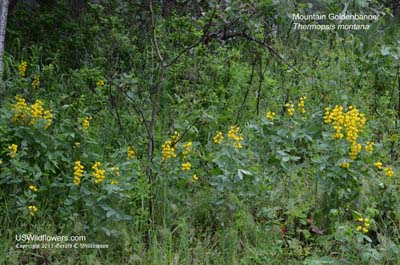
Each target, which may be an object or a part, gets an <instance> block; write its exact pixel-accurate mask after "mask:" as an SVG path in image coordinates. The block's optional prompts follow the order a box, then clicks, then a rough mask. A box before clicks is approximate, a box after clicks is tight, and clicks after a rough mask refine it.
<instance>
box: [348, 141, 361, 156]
mask: <svg viewBox="0 0 400 265" xmlns="http://www.w3.org/2000/svg"><path fill="white" fill-rule="evenodd" d="M361 150H362V146H361V144H358V143H357V142H353V143H351V146H350V152H349V156H350V158H351V159H353V160H355V159H356V158H357V155H358V153H360V152H361Z"/></svg>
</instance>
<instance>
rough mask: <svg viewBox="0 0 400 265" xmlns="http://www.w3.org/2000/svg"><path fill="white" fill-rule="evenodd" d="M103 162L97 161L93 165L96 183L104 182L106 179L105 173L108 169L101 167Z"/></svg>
mask: <svg viewBox="0 0 400 265" xmlns="http://www.w3.org/2000/svg"><path fill="white" fill-rule="evenodd" d="M100 167H101V163H100V162H95V163H94V165H93V166H92V169H93V172H92V175H93V177H94V178H95V180H94V183H96V184H99V183H102V182H103V181H104V179H105V177H106V176H105V173H106V171H105V170H104V169H101V168H100Z"/></svg>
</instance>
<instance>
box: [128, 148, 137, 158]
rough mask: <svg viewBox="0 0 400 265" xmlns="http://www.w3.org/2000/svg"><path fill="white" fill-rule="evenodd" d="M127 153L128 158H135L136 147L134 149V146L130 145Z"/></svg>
mask: <svg viewBox="0 0 400 265" xmlns="http://www.w3.org/2000/svg"><path fill="white" fill-rule="evenodd" d="M127 154H128V159H132V158H134V157H135V156H136V152H135V149H133V147H132V146H128V150H127Z"/></svg>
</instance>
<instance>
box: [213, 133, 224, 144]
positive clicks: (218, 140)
mask: <svg viewBox="0 0 400 265" xmlns="http://www.w3.org/2000/svg"><path fill="white" fill-rule="evenodd" d="M222 140H224V135H223V134H222V132H220V131H218V132H217V134H216V135H215V136H214V137H213V141H214V143H216V144H221V143H222Z"/></svg>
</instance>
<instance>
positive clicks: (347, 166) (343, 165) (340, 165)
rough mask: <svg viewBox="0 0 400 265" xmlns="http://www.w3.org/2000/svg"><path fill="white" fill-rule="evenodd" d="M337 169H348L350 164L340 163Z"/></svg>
mask: <svg viewBox="0 0 400 265" xmlns="http://www.w3.org/2000/svg"><path fill="white" fill-rule="evenodd" d="M339 167H341V168H345V169H349V168H350V163H349V162H342V163H339Z"/></svg>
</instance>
